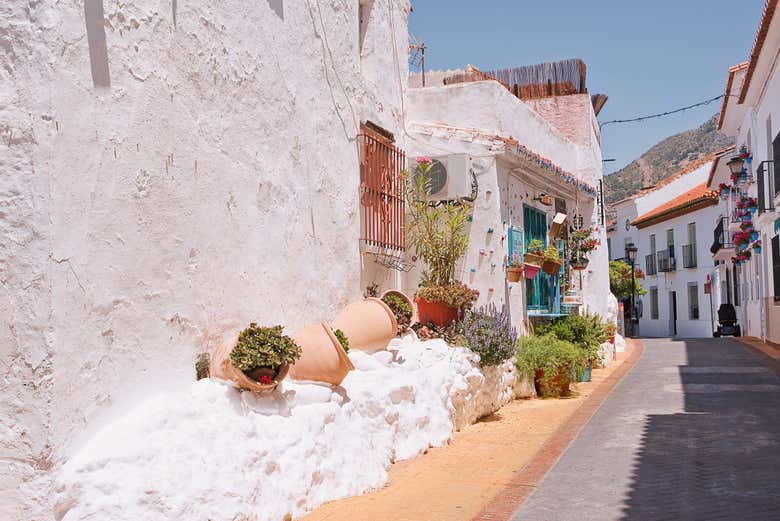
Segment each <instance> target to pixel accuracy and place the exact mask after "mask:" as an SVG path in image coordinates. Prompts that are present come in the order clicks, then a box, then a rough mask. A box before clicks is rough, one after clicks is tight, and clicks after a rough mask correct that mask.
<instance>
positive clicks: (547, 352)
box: [517, 334, 582, 397]
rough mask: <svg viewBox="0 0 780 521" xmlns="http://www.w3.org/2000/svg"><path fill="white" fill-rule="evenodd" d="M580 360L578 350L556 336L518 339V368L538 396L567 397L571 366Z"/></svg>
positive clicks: (574, 365) (569, 391)
mask: <svg viewBox="0 0 780 521" xmlns="http://www.w3.org/2000/svg"><path fill="white" fill-rule="evenodd" d="M581 362H582V354H581V353H580V350H579V349H578V348H577V347H576V346H575V345H574V344H572V343H571V342H567V341H565V340H560V339H558V338H556V337H555V335H552V334H548V335H541V336H539V335H533V336H529V337H524V338H521V339H520V342H519V349H518V355H517V369H518V371H519V372H520V373H521V374H524V375H527V376H528V377H529V378H532V379H533V380H534V387H535V388H536V394H537V395H539V396H545V397H552V396H568V395H569V394H570V393H571V390H570V385H571V381H572V369H573V368H574V367H577V366H578V365H579V364H580V363H581Z"/></svg>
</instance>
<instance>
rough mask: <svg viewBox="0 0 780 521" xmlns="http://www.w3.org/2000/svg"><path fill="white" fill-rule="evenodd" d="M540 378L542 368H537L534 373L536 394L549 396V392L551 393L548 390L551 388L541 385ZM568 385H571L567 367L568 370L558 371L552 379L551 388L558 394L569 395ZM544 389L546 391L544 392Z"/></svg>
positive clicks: (542, 371) (542, 375) (542, 372)
mask: <svg viewBox="0 0 780 521" xmlns="http://www.w3.org/2000/svg"><path fill="white" fill-rule="evenodd" d="M567 373H568V374H567ZM542 378H544V370H543V369H537V370H536V374H535V375H534V387H535V388H536V394H537V395H538V396H549V395H550V394H552V393H550V392H549V391H550V390H551V389H546V388H545V387H544V386H543V385H542ZM570 385H571V369H569V370H568V371H566V370H562V371H560V372H559V373H558V375H557V376H556V377H555V378H554V379H553V381H552V389H555V390H557V393H558V395H559V396H569V394H570V393H571V389H570ZM545 390H546V391H547V392H545Z"/></svg>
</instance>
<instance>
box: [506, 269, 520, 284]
mask: <svg viewBox="0 0 780 521" xmlns="http://www.w3.org/2000/svg"><path fill="white" fill-rule="evenodd" d="M522 277H523V268H522V267H520V266H509V267H507V269H506V280H508V281H509V282H520V279H521V278H522Z"/></svg>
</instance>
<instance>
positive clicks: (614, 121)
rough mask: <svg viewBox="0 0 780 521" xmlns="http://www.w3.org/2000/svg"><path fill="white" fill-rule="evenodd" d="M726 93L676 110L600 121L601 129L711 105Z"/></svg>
mask: <svg viewBox="0 0 780 521" xmlns="http://www.w3.org/2000/svg"><path fill="white" fill-rule="evenodd" d="M725 96H726V95H725V94H721V95H720V96H715V97H714V98H710V99H708V100H704V101H700V102H698V103H694V104H693V105H688V106H687V107H682V108H679V109H675V110H669V111H667V112H659V113H658V114H651V115H649V116H640V117H638V118H631V119H613V120H612V121H605V122H603V123H599V129H602V128H604V127H605V126H607V125H611V124H613V123H634V122H636V121H644V120H646V119H654V118H662V117H664V116H670V115H672V114H677V113H678V112H684V111H686V110H690V109H695V108H697V107H703V106H705V105H709V104H710V103H713V102H715V101H718V100H719V99H723V98H724V97H725Z"/></svg>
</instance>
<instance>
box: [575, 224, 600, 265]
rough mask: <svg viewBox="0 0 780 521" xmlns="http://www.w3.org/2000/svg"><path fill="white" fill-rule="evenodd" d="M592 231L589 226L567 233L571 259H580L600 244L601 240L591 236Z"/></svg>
mask: <svg viewBox="0 0 780 521" xmlns="http://www.w3.org/2000/svg"><path fill="white" fill-rule="evenodd" d="M594 231H595V229H594V228H592V227H589V228H582V229H580V230H574V231H572V232H571V233H570V234H569V251H570V252H571V258H572V259H581V258H583V257H585V256H587V255H588V254H589V253H590V252H592V251H593V250H595V249H596V248H598V247H599V245H601V242H600V241H599V240H598V239H595V238H594V237H593V234H594Z"/></svg>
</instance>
